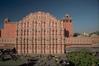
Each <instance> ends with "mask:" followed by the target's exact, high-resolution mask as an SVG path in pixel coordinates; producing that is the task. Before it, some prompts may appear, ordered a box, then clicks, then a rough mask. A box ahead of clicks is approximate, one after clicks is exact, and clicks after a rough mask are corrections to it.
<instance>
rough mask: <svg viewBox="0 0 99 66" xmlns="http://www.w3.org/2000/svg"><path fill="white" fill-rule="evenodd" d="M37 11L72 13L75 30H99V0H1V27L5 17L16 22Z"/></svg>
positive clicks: (60, 14)
mask: <svg viewBox="0 0 99 66" xmlns="http://www.w3.org/2000/svg"><path fill="white" fill-rule="evenodd" d="M35 11H44V12H49V13H51V14H52V15H53V16H55V17H57V18H58V19H62V18H63V17H64V16H65V14H69V15H71V17H72V21H73V31H74V32H94V31H99V0H0V28H2V27H3V20H4V18H9V19H10V20H11V21H13V22H16V21H19V20H20V19H22V17H24V16H26V15H28V14H29V13H30V12H35Z"/></svg>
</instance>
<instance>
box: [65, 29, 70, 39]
mask: <svg viewBox="0 0 99 66" xmlns="http://www.w3.org/2000/svg"><path fill="white" fill-rule="evenodd" d="M64 36H65V37H69V31H68V30H66V29H64Z"/></svg>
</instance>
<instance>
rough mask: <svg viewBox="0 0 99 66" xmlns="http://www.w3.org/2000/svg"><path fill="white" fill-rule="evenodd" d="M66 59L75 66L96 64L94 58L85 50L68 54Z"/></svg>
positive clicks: (93, 65)
mask: <svg viewBox="0 0 99 66" xmlns="http://www.w3.org/2000/svg"><path fill="white" fill-rule="evenodd" d="M67 57H68V59H69V60H70V61H72V62H73V63H75V66H95V65H96V62H97V59H96V57H95V56H94V55H92V53H90V52H87V51H86V50H81V51H80V52H71V53H68V55H67Z"/></svg>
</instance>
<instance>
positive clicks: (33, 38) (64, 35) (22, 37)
mask: <svg viewBox="0 0 99 66" xmlns="http://www.w3.org/2000/svg"><path fill="white" fill-rule="evenodd" d="M72 26H73V25H72V19H71V16H69V15H66V16H65V17H64V18H63V19H62V20H58V19H56V18H55V17H54V16H53V15H51V14H49V13H46V12H41V11H38V12H34V13H30V14H29V15H27V16H25V17H24V18H23V19H22V20H19V21H18V22H15V23H13V22H10V21H9V20H8V19H5V20H4V28H3V29H1V30H0V36H1V37H0V47H6V46H7V45H8V46H10V47H15V48H16V50H17V52H18V54H64V52H65V49H66V48H72V47H97V46H98V45H96V43H98V42H99V37H73V27H72Z"/></svg>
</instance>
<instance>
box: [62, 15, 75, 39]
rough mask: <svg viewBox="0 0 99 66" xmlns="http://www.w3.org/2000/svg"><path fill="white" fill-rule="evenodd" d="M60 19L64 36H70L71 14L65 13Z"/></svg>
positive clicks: (71, 31)
mask: <svg viewBox="0 0 99 66" xmlns="http://www.w3.org/2000/svg"><path fill="white" fill-rule="evenodd" d="M62 21H63V23H64V36H65V37H72V36H73V30H72V19H71V16H70V15H68V14H66V15H65V17H64V19H63V20H62Z"/></svg>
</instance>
